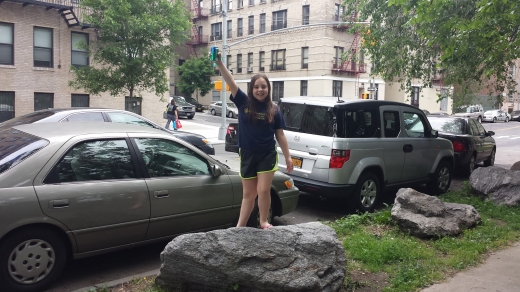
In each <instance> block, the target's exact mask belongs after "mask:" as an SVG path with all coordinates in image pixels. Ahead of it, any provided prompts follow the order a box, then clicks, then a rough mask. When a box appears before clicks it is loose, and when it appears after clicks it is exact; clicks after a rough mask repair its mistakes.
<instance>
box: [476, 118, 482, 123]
mask: <svg viewBox="0 0 520 292" xmlns="http://www.w3.org/2000/svg"><path fill="white" fill-rule="evenodd" d="M477 121H478V122H479V123H481V124H482V117H480V116H479V117H478V119H477Z"/></svg>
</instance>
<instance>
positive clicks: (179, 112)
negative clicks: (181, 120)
mask: <svg viewBox="0 0 520 292" xmlns="http://www.w3.org/2000/svg"><path fill="white" fill-rule="evenodd" d="M177 115H179V117H188V118H189V117H194V116H195V112H181V111H177Z"/></svg>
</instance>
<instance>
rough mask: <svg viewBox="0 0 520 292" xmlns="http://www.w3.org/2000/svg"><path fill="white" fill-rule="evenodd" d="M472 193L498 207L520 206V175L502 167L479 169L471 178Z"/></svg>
mask: <svg viewBox="0 0 520 292" xmlns="http://www.w3.org/2000/svg"><path fill="white" fill-rule="evenodd" d="M469 185H470V187H471V192H472V193H473V194H475V195H478V196H480V197H483V198H485V199H487V198H489V199H491V200H492V201H493V202H495V204H497V205H506V206H511V207H514V206H520V175H519V174H518V171H514V170H507V169H503V168H501V167H495V166H489V167H479V168H477V169H475V170H474V171H473V173H471V175H470V176H469Z"/></svg>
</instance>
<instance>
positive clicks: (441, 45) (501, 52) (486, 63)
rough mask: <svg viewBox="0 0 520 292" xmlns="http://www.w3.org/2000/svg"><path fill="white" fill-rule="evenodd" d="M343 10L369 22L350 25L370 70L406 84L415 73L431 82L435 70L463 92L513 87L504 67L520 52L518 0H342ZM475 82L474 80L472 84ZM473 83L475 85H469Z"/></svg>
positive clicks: (498, 95) (415, 76)
mask: <svg viewBox="0 0 520 292" xmlns="http://www.w3.org/2000/svg"><path fill="white" fill-rule="evenodd" d="M344 5H345V11H344V13H345V14H344V15H348V16H351V15H352V14H353V13H358V16H359V17H358V20H359V19H367V20H369V22H370V23H369V24H368V25H361V24H358V25H353V26H352V28H353V31H357V32H358V33H360V35H361V36H362V37H363V42H362V49H363V50H364V52H365V53H367V54H369V55H370V57H371V58H372V61H373V62H374V63H375V65H376V66H375V70H374V71H373V73H374V74H377V75H380V76H382V77H383V78H384V79H385V80H387V81H397V82H401V83H402V84H404V86H403V87H404V88H406V89H407V90H409V89H410V87H411V82H412V80H413V79H414V78H420V79H421V80H422V81H423V84H424V85H425V86H431V79H432V78H434V76H436V75H437V76H439V74H441V76H442V77H443V78H442V80H443V82H444V84H445V85H457V86H459V87H460V88H463V90H462V92H470V93H471V92H473V91H474V90H475V88H482V87H483V86H486V87H489V92H490V93H492V92H494V93H495V94H496V97H497V99H499V101H501V99H502V96H501V93H502V92H503V91H504V90H506V89H514V88H515V81H514V80H513V79H512V78H511V77H510V76H509V74H508V67H509V66H510V65H511V64H512V62H514V61H515V60H516V59H518V58H519V57H520V40H519V38H518V33H519V28H520V1H518V0H411V1H410V0H364V1H359V0H344ZM475 84H477V85H478V86H477V87H475ZM487 85H490V86H487ZM472 88H473V90H471V89H472Z"/></svg>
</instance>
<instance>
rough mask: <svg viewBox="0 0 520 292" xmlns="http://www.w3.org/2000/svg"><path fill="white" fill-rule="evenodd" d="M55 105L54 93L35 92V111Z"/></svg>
mask: <svg viewBox="0 0 520 292" xmlns="http://www.w3.org/2000/svg"><path fill="white" fill-rule="evenodd" d="M53 107H54V93H39V92H35V93H34V111H39V110H42V109H48V108H53Z"/></svg>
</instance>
